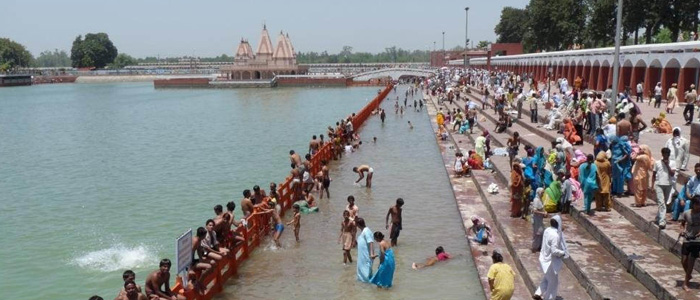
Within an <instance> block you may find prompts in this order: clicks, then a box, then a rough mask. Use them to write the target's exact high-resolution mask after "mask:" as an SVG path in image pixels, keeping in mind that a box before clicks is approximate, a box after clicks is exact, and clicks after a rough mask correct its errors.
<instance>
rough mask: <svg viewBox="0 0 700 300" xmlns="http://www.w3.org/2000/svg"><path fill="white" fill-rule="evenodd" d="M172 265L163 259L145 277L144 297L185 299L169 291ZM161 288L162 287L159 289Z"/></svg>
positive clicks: (172, 299) (160, 299)
mask: <svg viewBox="0 0 700 300" xmlns="http://www.w3.org/2000/svg"><path fill="white" fill-rule="evenodd" d="M171 266H172V263H171V262H170V260H169V259H167V258H164V259H163V260H161V261H160V265H159V268H158V270H155V271H153V272H151V274H148V276H147V277H146V296H147V297H148V299H151V300H184V299H185V297H182V296H180V295H176V294H174V293H173V292H172V291H171V290H170V267H171ZM125 287H126V286H125ZM161 287H163V288H162V289H161Z"/></svg>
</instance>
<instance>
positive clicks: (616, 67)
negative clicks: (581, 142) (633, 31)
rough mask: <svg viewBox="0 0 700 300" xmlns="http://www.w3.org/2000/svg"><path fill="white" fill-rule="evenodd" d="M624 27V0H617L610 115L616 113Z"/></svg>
mask: <svg viewBox="0 0 700 300" xmlns="http://www.w3.org/2000/svg"><path fill="white" fill-rule="evenodd" d="M621 27H622V0H618V1H617V27H616V28H615V60H614V62H613V64H614V65H613V94H612V99H610V100H611V101H612V107H611V111H610V115H611V116H613V115H614V114H615V106H617V94H618V90H619V86H618V85H619V79H620V28H621Z"/></svg>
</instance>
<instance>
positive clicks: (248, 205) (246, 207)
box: [241, 169, 296, 218]
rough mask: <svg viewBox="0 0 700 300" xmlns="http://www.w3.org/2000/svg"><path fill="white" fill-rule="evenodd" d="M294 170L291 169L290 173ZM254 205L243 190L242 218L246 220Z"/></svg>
mask: <svg viewBox="0 0 700 300" xmlns="http://www.w3.org/2000/svg"><path fill="white" fill-rule="evenodd" d="M295 170H296V169H292V172H293V171H295ZM253 208H254V204H253V201H251V200H250V190H248V189H246V190H243V199H241V211H243V217H245V218H247V217H248V216H250V214H252V213H253Z"/></svg>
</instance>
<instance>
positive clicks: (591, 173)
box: [578, 162, 598, 212]
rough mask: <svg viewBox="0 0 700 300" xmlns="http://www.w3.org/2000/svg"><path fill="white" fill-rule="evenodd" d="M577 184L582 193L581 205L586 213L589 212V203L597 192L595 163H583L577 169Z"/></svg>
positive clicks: (596, 168)
mask: <svg viewBox="0 0 700 300" xmlns="http://www.w3.org/2000/svg"><path fill="white" fill-rule="evenodd" d="M578 182H579V183H580V184H581V191H582V192H583V205H584V210H585V211H586V212H588V211H590V210H591V203H592V202H593V197H594V196H595V192H596V191H597V190H598V167H597V166H596V165H595V163H590V164H589V163H588V162H585V163H583V164H581V166H579V167H578Z"/></svg>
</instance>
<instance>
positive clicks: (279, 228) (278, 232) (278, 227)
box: [261, 201, 284, 248]
mask: <svg viewBox="0 0 700 300" xmlns="http://www.w3.org/2000/svg"><path fill="white" fill-rule="evenodd" d="M270 206H271V207H272V208H271V209H266V210H264V211H262V212H261V213H265V214H266V213H272V219H273V220H274V221H275V234H274V235H273V236H272V239H273V240H274V241H275V245H277V247H278V248H281V247H282V244H280V236H282V232H283V231H284V224H283V223H282V218H280V215H279V214H278V213H277V210H276V209H275V206H277V203H276V202H273V201H270Z"/></svg>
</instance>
